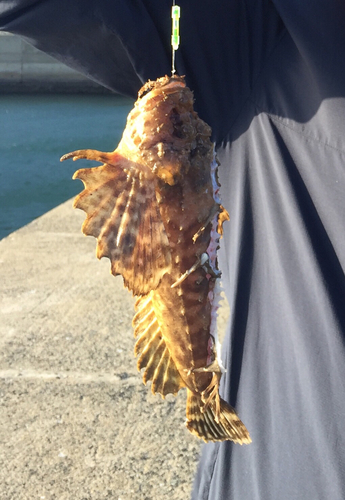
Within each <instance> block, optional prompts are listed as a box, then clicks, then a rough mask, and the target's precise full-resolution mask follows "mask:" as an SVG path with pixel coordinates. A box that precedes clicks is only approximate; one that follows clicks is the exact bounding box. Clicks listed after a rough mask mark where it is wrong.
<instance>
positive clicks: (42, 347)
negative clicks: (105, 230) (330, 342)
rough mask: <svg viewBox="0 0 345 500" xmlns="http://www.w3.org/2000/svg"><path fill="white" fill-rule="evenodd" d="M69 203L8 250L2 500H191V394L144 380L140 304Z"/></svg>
mask: <svg viewBox="0 0 345 500" xmlns="http://www.w3.org/2000/svg"><path fill="white" fill-rule="evenodd" d="M83 219H84V214H83V213H82V212H80V211H75V210H72V207H71V201H69V202H66V203H65V204H63V205H61V206H60V207H58V208H56V209H54V210H52V211H51V212H49V213H47V214H45V215H44V216H43V217H41V218H39V219H37V220H35V221H34V222H32V223H31V224H29V225H28V226H26V227H24V228H22V229H21V230H19V231H17V232H15V233H13V234H12V235H10V236H8V237H7V238H5V239H4V240H2V241H1V242H0V274H1V283H0V315H1V322H0V346H1V352H0V360H1V361H0V442H1V446H0V498H1V500H24V499H25V500H35V499H37V500H40V499H41V500H43V499H44V500H103V499H115V500H120V499H121V500H162V499H165V498H169V500H184V499H188V498H189V496H190V491H191V486H192V482H193V476H194V473H195V470H196V464H197V459H198V455H199V451H200V446H201V443H200V442H199V441H198V440H197V438H195V437H193V436H192V435H191V434H190V433H189V432H188V431H187V430H186V428H185V427H184V421H185V392H184V391H180V394H179V395H178V397H177V398H174V397H173V396H169V397H167V398H166V400H164V401H163V400H162V399H161V398H160V396H153V395H152V394H151V392H150V388H149V387H145V386H144V385H143V383H142V381H141V377H140V374H139V373H138V372H137V368H136V361H135V359H134V356H133V346H134V338H133V332H132V326H131V320H132V316H133V304H134V300H133V298H132V297H131V295H130V293H129V292H127V291H126V290H125V289H124V288H123V285H122V279H121V278H120V277H118V278H113V277H112V276H111V275H110V273H109V268H110V266H109V261H108V260H107V259H103V260H102V261H98V260H97V259H96V258H95V243H96V242H95V240H94V239H93V238H86V237H84V236H83V235H81V233H80V226H81V223H82V221H83Z"/></svg>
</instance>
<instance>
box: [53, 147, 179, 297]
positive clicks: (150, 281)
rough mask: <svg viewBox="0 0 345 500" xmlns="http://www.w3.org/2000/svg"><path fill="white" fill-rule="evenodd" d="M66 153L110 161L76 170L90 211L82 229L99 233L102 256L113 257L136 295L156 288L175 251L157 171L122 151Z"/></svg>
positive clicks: (82, 201)
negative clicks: (158, 191) (162, 206)
mask: <svg viewBox="0 0 345 500" xmlns="http://www.w3.org/2000/svg"><path fill="white" fill-rule="evenodd" d="M67 158H73V159H79V158H87V159H94V160H98V161H100V160H102V161H107V160H108V162H107V163H105V164H104V165H102V166H100V167H95V168H90V169H80V170H78V171H77V172H76V173H75V174H74V177H73V178H74V179H81V180H82V181H83V183H84V186H85V189H84V191H82V193H80V194H79V195H78V196H77V197H76V199H75V203H74V206H75V207H76V208H80V209H82V210H84V211H85V212H86V214H87V217H86V220H85V222H84V224H83V226H82V231H83V232H84V234H87V235H91V236H94V237H95V238H97V241H98V242H97V257H98V258H101V257H108V258H109V259H110V261H111V272H112V274H114V275H115V276H116V275H118V274H121V275H122V276H123V279H124V284H125V286H126V287H127V288H128V289H129V290H131V291H132V292H133V294H134V295H138V296H140V295H145V294H147V293H149V292H150V291H151V290H154V289H155V288H157V286H158V285H159V282H160V280H161V278H162V276H163V275H164V274H165V273H166V272H168V271H169V270H170V266H171V253H170V247H169V241H168V237H167V235H166V232H165V228H164V224H163V222H162V219H161V216H160V212H159V208H158V204H157V200H156V194H155V183H154V178H153V176H152V174H150V172H147V171H146V170H145V169H144V167H143V168H140V166H139V165H137V164H136V163H135V162H133V161H131V160H129V159H127V158H124V157H123V156H121V155H120V154H118V153H101V152H99V151H92V150H80V151H76V152H75V154H74V153H69V154H68V155H65V157H63V159H67Z"/></svg>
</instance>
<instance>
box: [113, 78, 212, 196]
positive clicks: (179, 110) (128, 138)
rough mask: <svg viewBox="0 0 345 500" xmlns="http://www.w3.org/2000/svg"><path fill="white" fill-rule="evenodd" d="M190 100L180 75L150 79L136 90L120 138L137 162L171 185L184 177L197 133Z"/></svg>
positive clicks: (191, 95)
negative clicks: (131, 108)
mask: <svg viewBox="0 0 345 500" xmlns="http://www.w3.org/2000/svg"><path fill="white" fill-rule="evenodd" d="M193 103H194V98H193V93H192V91H191V90H190V89H189V88H188V87H186V83H185V81H184V78H183V77H179V76H174V77H168V76H165V77H163V78H159V79H158V80H156V81H155V82H151V81H149V82H147V83H146V84H145V85H144V86H143V87H142V89H141V90H140V91H139V98H138V100H137V101H136V103H135V106H134V108H133V110H132V111H131V113H130V114H129V116H128V120H127V126H126V130H125V133H124V135H123V138H122V142H121V147H126V149H127V151H128V150H131V151H132V157H133V158H134V157H135V161H136V162H137V163H138V164H142V165H143V166H145V167H146V168H148V169H149V170H150V171H151V172H152V174H154V176H156V177H158V179H160V180H161V181H163V182H164V183H167V184H169V185H171V186H172V185H175V184H176V183H178V182H181V181H183V177H184V175H185V174H186V173H187V172H188V169H189V165H190V156H191V154H192V151H193V149H195V147H196V145H197V139H198V135H200V131H199V128H198V126H197V123H198V120H197V115H196V113H195V112H194V111H193ZM199 121H200V120H199ZM207 134H208V135H210V134H211V130H210V128H209V127H208V129H207ZM127 154H128V153H127Z"/></svg>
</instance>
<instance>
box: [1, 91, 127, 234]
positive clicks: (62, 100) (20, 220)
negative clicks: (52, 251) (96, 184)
mask: <svg viewBox="0 0 345 500" xmlns="http://www.w3.org/2000/svg"><path fill="white" fill-rule="evenodd" d="M132 106H133V101H132V100H130V99H127V98H124V97H121V96H118V95H79V94H75V95H61V94H60V95H14V94H13V95H3V96H0V239H1V238H3V237H4V236H6V235H8V234H10V233H11V232H13V231H15V230H16V229H18V228H20V227H22V226H23V225H25V224H27V223H29V222H30V221H32V220H33V219H35V218H36V217H39V216H40V215H42V214H44V213H45V212H47V211H48V210H50V209H52V208H54V207H55V206H57V205H59V204H60V203H62V202H64V201H65V200H67V199H69V198H71V197H72V196H75V195H76V194H77V193H78V192H80V191H81V189H82V185H81V183H80V181H78V180H75V181H73V180H72V175H73V173H74V172H75V170H76V169H77V168H84V167H90V166H94V165H97V164H96V163H91V162H88V161H86V160H80V161H78V163H77V164H76V163H74V162H72V161H66V162H63V163H60V157H61V156H62V155H63V154H65V153H68V152H70V151H74V150H76V149H98V150H101V151H112V150H114V149H115V147H116V146H117V144H118V142H119V140H120V138H121V135H122V131H123V129H124V127H125V123H126V117H127V114H128V112H129V110H130V109H131V107H132Z"/></svg>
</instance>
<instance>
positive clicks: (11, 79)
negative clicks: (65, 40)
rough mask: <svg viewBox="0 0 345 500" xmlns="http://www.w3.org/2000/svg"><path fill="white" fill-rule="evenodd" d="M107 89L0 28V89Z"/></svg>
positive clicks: (78, 90) (94, 90) (1, 91)
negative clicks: (0, 30) (1, 30)
mask: <svg viewBox="0 0 345 500" xmlns="http://www.w3.org/2000/svg"><path fill="white" fill-rule="evenodd" d="M21 91H23V92H28V91H33V92H34V91H37V92H42V91H45V92H70V91H71V92H97V93H98V92H101V93H103V92H107V90H105V89H104V88H103V87H101V86H100V85H98V84H96V83H94V82H92V81H91V80H89V79H88V78H85V77H84V76H83V75H81V74H80V73H78V72H76V71H74V70H72V69H70V68H68V67H67V66H65V65H64V64H62V63H60V62H58V61H56V60H55V59H53V58H52V57H50V56H48V55H46V54H44V53H43V52H41V51H39V50H37V49H35V48H34V47H32V46H31V45H29V44H28V43H26V42H24V41H23V40H22V39H21V38H19V37H17V36H15V35H11V34H10V33H2V32H0V93H5V92H21Z"/></svg>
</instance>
